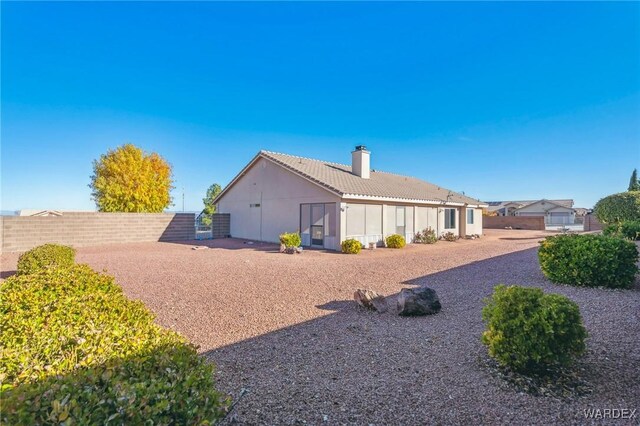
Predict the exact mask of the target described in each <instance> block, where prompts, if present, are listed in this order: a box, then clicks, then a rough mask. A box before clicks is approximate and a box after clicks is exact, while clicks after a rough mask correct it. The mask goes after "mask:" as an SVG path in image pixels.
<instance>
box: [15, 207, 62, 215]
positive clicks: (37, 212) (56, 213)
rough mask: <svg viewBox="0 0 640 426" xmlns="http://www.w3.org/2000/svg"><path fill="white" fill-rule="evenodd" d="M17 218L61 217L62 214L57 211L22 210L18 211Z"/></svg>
mask: <svg viewBox="0 0 640 426" xmlns="http://www.w3.org/2000/svg"><path fill="white" fill-rule="evenodd" d="M18 216H35V217H42V216H62V212H61V211H58V210H37V209H22V210H20V211H18Z"/></svg>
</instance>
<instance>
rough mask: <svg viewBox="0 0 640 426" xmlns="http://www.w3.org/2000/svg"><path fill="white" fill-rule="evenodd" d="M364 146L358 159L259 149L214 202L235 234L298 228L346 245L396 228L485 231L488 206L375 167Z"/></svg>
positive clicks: (330, 245) (265, 234)
mask: <svg viewBox="0 0 640 426" xmlns="http://www.w3.org/2000/svg"><path fill="white" fill-rule="evenodd" d="M370 158H371V153H370V152H369V151H368V150H367V149H366V147H364V146H358V147H356V149H355V150H354V151H353V152H352V154H351V160H352V161H351V165H345V164H337V163H331V162H327V161H321V160H314V159H311V158H303V157H296V156H293V155H287V154H279V153H274V152H269V151H260V152H259V153H258V154H257V155H256V156H255V157H254V158H253V159H252V160H251V161H250V162H249V164H247V165H246V166H245V167H244V168H243V169H242V170H241V171H240V173H238V175H237V176H236V177H235V178H233V180H232V181H231V182H230V183H229V184H228V185H227V186H226V187H225V188H224V189H223V190H222V192H220V194H219V195H218V196H217V197H216V199H215V200H214V203H215V204H216V205H217V210H216V211H217V212H219V213H229V214H230V219H231V225H230V233H231V236H232V237H237V238H246V239H250V240H257V241H267V242H278V241H279V235H280V234H281V233H283V232H295V231H299V232H300V235H301V237H302V245H303V246H308V247H321V248H326V249H330V250H339V249H340V243H341V242H342V241H344V240H346V239H348V238H355V239H357V240H359V241H360V242H361V243H363V244H365V245H368V244H369V243H371V242H373V243H376V244H381V243H382V241H383V240H384V238H385V237H386V236H388V235H391V234H396V233H397V234H401V235H403V236H405V238H406V239H407V241H408V242H411V241H412V239H413V236H414V234H415V232H416V231H419V230H422V229H425V228H427V227H430V228H432V229H434V230H435V231H436V232H437V234H438V235H442V234H443V233H445V232H453V233H454V234H456V235H459V236H463V237H464V236H465V235H473V234H482V208H483V207H487V205H486V204H484V203H482V202H481V201H478V200H476V199H474V198H471V197H467V196H465V195H463V194H459V193H456V192H453V191H450V190H448V189H445V188H442V187H439V186H437V185H434V184H431V183H428V182H425V181H422V180H420V179H416V178H413V177H408V176H402V175H397V174H393V173H387V172H382V171H379V170H372V169H371V168H370Z"/></svg>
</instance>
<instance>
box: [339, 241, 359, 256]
mask: <svg viewBox="0 0 640 426" xmlns="http://www.w3.org/2000/svg"><path fill="white" fill-rule="evenodd" d="M360 250H362V243H360V241H358V240H354V239H353V238H349V239H347V240H344V241H343V242H342V252H343V253H349V254H358V253H360Z"/></svg>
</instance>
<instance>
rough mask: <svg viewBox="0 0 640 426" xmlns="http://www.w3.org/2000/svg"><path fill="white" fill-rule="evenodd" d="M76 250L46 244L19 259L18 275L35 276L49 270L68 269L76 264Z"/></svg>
mask: <svg viewBox="0 0 640 426" xmlns="http://www.w3.org/2000/svg"><path fill="white" fill-rule="evenodd" d="M75 260H76V250H75V249H74V248H72V247H69V246H63V245H59V244H44V245H42V246H38V247H36V248H33V249H31V250H29V251H27V252H25V253H22V254H21V255H20V257H19V258H18V267H17V271H16V273H17V275H26V274H33V273H34V272H38V271H41V270H43V269H49V268H59V267H63V268H68V267H70V266H73V265H74V264H75Z"/></svg>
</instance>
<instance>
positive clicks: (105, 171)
mask: <svg viewBox="0 0 640 426" xmlns="http://www.w3.org/2000/svg"><path fill="white" fill-rule="evenodd" d="M172 184H173V176H172V171H171V165H170V164H169V163H167V162H166V161H165V160H164V159H163V158H162V157H161V156H160V155H158V154H156V153H155V152H152V153H151V154H147V153H145V152H144V151H142V150H141V149H140V148H138V147H136V146H135V145H132V144H125V145H122V146H121V147H118V148H116V149H114V150H109V151H107V153H106V154H102V155H101V156H100V159H98V160H94V161H93V175H92V176H91V183H90V184H89V187H90V188H91V190H92V192H91V197H92V198H93V200H94V201H95V203H96V206H97V207H98V211H101V212H135V213H160V212H162V211H163V210H164V209H166V208H167V207H169V206H171V205H173V204H172V199H171V194H170V193H171V190H172V189H173V186H172Z"/></svg>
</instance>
